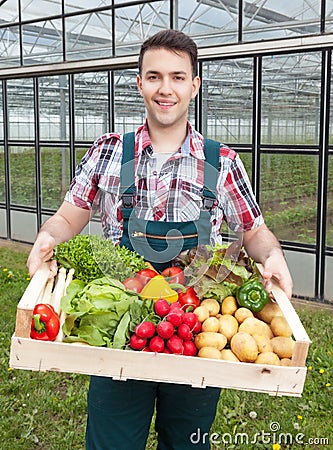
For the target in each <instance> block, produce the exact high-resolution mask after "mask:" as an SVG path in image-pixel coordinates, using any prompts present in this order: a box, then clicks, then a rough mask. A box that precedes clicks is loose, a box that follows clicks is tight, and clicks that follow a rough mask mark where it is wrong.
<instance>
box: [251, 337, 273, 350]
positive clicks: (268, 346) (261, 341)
mask: <svg viewBox="0 0 333 450" xmlns="http://www.w3.org/2000/svg"><path fill="white" fill-rule="evenodd" d="M252 337H253V338H254V340H255V341H256V343H257V345H258V351H259V353H264V352H272V351H273V346H272V343H271V340H270V338H269V337H267V336H265V335H264V334H257V333H255V334H253V335H252Z"/></svg>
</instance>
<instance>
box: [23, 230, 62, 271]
mask: <svg viewBox="0 0 333 450" xmlns="http://www.w3.org/2000/svg"><path fill="white" fill-rule="evenodd" d="M55 245H56V242H55V239H54V238H53V237H52V236H51V235H50V234H49V233H47V232H43V231H42V232H41V233H40V234H39V235H38V237H37V239H36V241H35V243H34V246H33V247H32V249H31V252H30V254H29V257H28V260H27V267H28V270H29V274H30V277H33V276H34V274H35V273H36V272H37V270H38V269H39V267H40V266H41V264H42V263H43V262H46V261H49V260H50V259H51V258H52V256H53V249H54V247H55ZM50 272H51V273H50V276H55V275H56V274H57V262H56V261H51V263H50Z"/></svg>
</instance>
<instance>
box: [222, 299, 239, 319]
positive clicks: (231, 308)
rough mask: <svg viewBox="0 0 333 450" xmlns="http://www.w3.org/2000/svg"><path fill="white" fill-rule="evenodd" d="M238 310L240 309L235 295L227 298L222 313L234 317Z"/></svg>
mask: <svg viewBox="0 0 333 450" xmlns="http://www.w3.org/2000/svg"><path fill="white" fill-rule="evenodd" d="M237 308H238V304H237V300H236V299H235V297H234V296H233V295H229V296H228V297H225V299H224V300H223V301H222V305H221V313H222V314H231V315H233V314H235V312H236V311H237Z"/></svg>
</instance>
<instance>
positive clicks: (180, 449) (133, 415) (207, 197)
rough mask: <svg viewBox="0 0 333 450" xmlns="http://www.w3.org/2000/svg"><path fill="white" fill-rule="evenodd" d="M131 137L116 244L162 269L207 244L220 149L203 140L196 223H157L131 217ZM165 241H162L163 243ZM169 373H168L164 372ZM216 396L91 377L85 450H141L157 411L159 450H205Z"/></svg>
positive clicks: (180, 387) (215, 393)
mask: <svg viewBox="0 0 333 450" xmlns="http://www.w3.org/2000/svg"><path fill="white" fill-rule="evenodd" d="M134 144H135V142H134V133H128V134H125V135H124V140H123V158H122V167H124V166H125V164H126V170H121V195H122V200H123V207H122V214H123V227H124V228H123V237H122V240H121V245H124V246H126V247H128V248H129V249H131V250H135V251H137V252H138V253H140V254H141V255H143V256H144V257H145V259H146V260H147V261H150V262H151V263H152V264H153V265H154V267H155V268H156V269H157V270H163V269H164V268H165V267H167V266H168V265H170V261H171V260H172V259H173V258H174V257H175V256H177V254H179V253H180V252H181V251H182V250H186V249H190V248H192V247H194V246H196V245H198V244H208V243H209V236H210V210H211V208H212V206H213V204H214V200H215V195H214V191H215V189H216V181H217V168H218V164H219V147H220V146H219V144H218V143H217V142H215V141H211V140H205V157H206V163H205V188H204V190H203V202H202V203H203V208H202V210H201V212H200V217H199V219H198V220H197V221H191V222H158V221H144V220H140V219H137V218H136V217H135V213H134V208H133V205H134V194H135V186H134V181H133V179H134ZM165 237H167V238H165ZM166 370H168V368H166ZM219 396H220V389H218V388H205V389H200V388H192V387H191V386H189V385H181V384H179V385H177V384H171V383H170V384H169V383H158V382H147V381H137V380H127V381H114V380H113V379H112V378H106V377H91V381H90V387H89V394H88V422H87V433H86V449H87V450H144V449H145V447H146V441H147V436H148V434H149V430H150V425H151V420H152V417H153V414H154V411H155V406H156V419H155V429H156V431H157V432H158V447H157V449H158V450H190V449H195V450H199V449H200V450H207V449H209V448H210V442H209V430H210V427H211V424H212V422H213V421H214V418H215V414H216V406H217V402H218V399H219Z"/></svg>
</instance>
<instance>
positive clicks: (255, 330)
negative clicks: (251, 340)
mask: <svg viewBox="0 0 333 450" xmlns="http://www.w3.org/2000/svg"><path fill="white" fill-rule="evenodd" d="M239 331H244V333H249V334H251V336H252V335H254V334H263V335H264V336H267V337H268V338H269V339H271V338H272V337H273V333H272V330H271V329H270V326H269V325H268V324H267V323H265V322H263V321H262V320H259V319H257V318H256V317H248V318H247V319H245V320H244V322H243V323H241V324H240V325H239Z"/></svg>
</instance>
